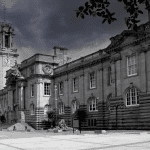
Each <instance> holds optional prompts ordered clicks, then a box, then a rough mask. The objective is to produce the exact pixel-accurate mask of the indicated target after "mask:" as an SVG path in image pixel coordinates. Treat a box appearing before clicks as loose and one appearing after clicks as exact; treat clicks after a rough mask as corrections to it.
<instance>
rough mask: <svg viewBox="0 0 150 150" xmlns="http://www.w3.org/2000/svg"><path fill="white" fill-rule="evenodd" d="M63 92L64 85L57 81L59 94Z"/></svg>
mask: <svg viewBox="0 0 150 150" xmlns="http://www.w3.org/2000/svg"><path fill="white" fill-rule="evenodd" d="M63 93H64V85H63V82H60V83H59V95H63Z"/></svg>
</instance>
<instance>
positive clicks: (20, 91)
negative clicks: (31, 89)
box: [17, 81, 26, 122]
mask: <svg viewBox="0 0 150 150" xmlns="http://www.w3.org/2000/svg"><path fill="white" fill-rule="evenodd" d="M25 86H26V83H25V82H24V81H19V82H18V96H19V97H18V99H19V108H18V113H17V119H18V122H25V113H24V109H25V105H24V104H25V99H24V94H25V93H24V87H25Z"/></svg>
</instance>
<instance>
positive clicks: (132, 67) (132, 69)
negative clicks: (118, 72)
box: [127, 55, 137, 76]
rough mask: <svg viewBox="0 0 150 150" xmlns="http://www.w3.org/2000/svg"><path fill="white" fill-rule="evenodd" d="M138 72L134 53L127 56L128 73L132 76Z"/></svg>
mask: <svg viewBox="0 0 150 150" xmlns="http://www.w3.org/2000/svg"><path fill="white" fill-rule="evenodd" d="M136 74H137V69H136V57H135V55H132V56H130V57H127V75H128V76H132V75H136Z"/></svg>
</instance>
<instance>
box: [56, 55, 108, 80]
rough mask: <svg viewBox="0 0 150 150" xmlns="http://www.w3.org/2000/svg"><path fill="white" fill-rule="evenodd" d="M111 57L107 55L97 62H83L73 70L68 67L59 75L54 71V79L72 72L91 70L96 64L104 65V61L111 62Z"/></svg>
mask: <svg viewBox="0 0 150 150" xmlns="http://www.w3.org/2000/svg"><path fill="white" fill-rule="evenodd" d="M109 58H110V56H109V55H105V57H102V58H98V59H96V60H93V61H92V62H84V61H83V62H82V63H80V64H79V65H78V66H76V67H73V68H71V69H69V67H66V68H65V69H64V70H61V71H60V72H59V73H55V71H54V75H53V77H54V78H56V77H59V76H62V75H65V74H69V73H71V72H74V71H76V70H81V69H83V68H89V67H92V66H94V65H96V64H99V63H102V62H104V61H107V60H109Z"/></svg>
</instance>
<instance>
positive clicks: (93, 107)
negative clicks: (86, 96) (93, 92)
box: [89, 98, 98, 111]
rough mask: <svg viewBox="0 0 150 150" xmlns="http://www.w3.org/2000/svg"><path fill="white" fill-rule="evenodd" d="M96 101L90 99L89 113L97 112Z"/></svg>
mask: <svg viewBox="0 0 150 150" xmlns="http://www.w3.org/2000/svg"><path fill="white" fill-rule="evenodd" d="M97 110H98V108H97V99H96V98H95V99H92V100H91V101H89V111H97Z"/></svg>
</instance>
